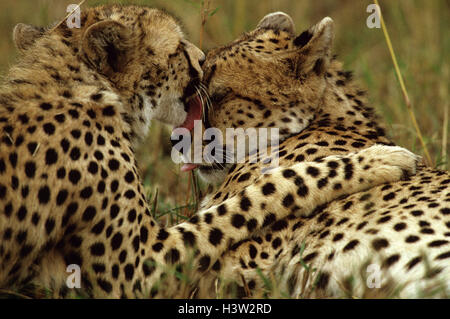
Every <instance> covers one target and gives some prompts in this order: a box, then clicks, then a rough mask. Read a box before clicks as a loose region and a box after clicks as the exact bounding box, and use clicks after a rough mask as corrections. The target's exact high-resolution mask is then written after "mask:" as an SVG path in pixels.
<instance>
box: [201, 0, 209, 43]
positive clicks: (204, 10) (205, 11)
mask: <svg viewBox="0 0 450 319" xmlns="http://www.w3.org/2000/svg"><path fill="white" fill-rule="evenodd" d="M210 3H211V1H210V0H203V1H202V5H201V9H200V10H201V12H200V14H201V20H202V21H201V26H200V35H199V41H198V47H199V48H200V49H201V48H202V47H203V33H204V31H205V25H206V21H207V20H208V12H209V5H210Z"/></svg>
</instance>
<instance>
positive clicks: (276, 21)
mask: <svg viewBox="0 0 450 319" xmlns="http://www.w3.org/2000/svg"><path fill="white" fill-rule="evenodd" d="M256 28H257V29H272V30H278V31H286V32H288V33H290V34H292V35H294V34H295V25H294V21H293V20H292V18H291V17H290V16H289V15H288V14H286V13H284V12H281V11H278V12H272V13H269V14H268V15H266V16H265V17H264V18H262V20H261V21H259V23H258V26H257V27H256Z"/></svg>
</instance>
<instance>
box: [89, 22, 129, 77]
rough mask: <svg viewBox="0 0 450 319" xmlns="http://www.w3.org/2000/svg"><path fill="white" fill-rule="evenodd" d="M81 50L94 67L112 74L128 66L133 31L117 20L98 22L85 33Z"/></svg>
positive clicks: (108, 74) (101, 71)
mask: <svg viewBox="0 0 450 319" xmlns="http://www.w3.org/2000/svg"><path fill="white" fill-rule="evenodd" d="M81 50H82V52H83V53H84V54H83V57H84V58H85V59H87V61H86V62H87V63H89V64H90V65H91V66H92V67H93V68H94V69H96V70H97V71H98V72H99V73H101V74H103V75H106V76H112V75H113V74H114V73H117V72H121V71H123V70H124V68H125V66H126V63H127V56H128V55H129V54H130V50H131V32H130V30H129V29H128V28H127V27H125V26H124V25H123V24H121V23H119V22H117V21H112V20H107V21H101V22H97V23H95V24H93V25H91V26H90V27H89V28H87V30H86V31H85V33H84V34H83V38H82V41H81Z"/></svg>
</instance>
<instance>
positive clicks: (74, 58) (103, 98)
mask: <svg viewBox="0 0 450 319" xmlns="http://www.w3.org/2000/svg"><path fill="white" fill-rule="evenodd" d="M67 43H74V44H71V45H68V44H67ZM76 43H77V41H76V35H74V39H72V41H68V40H67V39H64V38H62V36H61V35H59V34H57V33H56V34H51V35H48V36H44V37H43V38H42V39H40V40H39V43H37V44H36V45H35V46H34V47H33V48H30V50H29V52H26V53H25V55H24V56H23V57H22V58H21V60H20V61H19V63H18V64H17V65H16V66H14V67H13V68H12V69H11V70H10V72H9V75H8V76H7V78H6V79H5V83H4V84H3V86H2V87H1V88H0V102H1V106H0V108H1V107H5V106H7V105H9V107H10V109H14V108H24V109H26V108H35V107H37V106H38V105H40V104H41V103H42V102H52V103H59V104H60V105H61V104H66V107H67V105H69V106H70V105H74V106H76V107H78V108H80V109H79V111H80V112H82V111H83V110H84V111H85V112H87V111H88V110H89V109H93V110H94V111H95V113H98V114H97V115H98V116H96V120H97V121H101V122H102V124H103V125H112V126H114V127H115V128H116V129H117V130H119V131H121V132H122V133H124V136H125V137H127V138H128V139H129V140H130V144H131V145H132V147H133V148H135V147H136V145H137V144H138V143H139V142H140V139H141V138H142V137H143V136H145V135H146V134H147V131H148V126H149V122H150V120H151V119H150V118H149V116H145V114H147V113H149V112H148V111H147V110H146V109H145V105H144V103H143V100H142V97H140V96H139V95H138V94H134V93H133V92H130V93H125V94H124V93H123V92H122V93H120V94H119V93H118V92H117V90H116V89H114V87H113V86H112V85H111V84H110V83H109V81H108V80H107V79H105V78H104V77H103V76H102V75H100V74H98V73H97V72H96V71H95V70H93V69H92V68H90V67H89V66H87V65H86V64H85V63H84V62H83V61H82V60H81V58H80V56H79V54H78V48H77V45H76ZM36 87H38V88H39V90H36ZM24 100H26V101H27V103H23V101H24ZM106 106H113V107H114V109H115V113H116V114H117V115H120V117H119V116H114V117H111V118H107V117H104V116H102V110H103V109H104V107H106ZM25 111H26V110H25ZM147 115H148V114H147ZM100 118H101V120H100ZM144 119H145V121H144Z"/></svg>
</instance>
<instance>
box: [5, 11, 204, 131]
mask: <svg viewBox="0 0 450 319" xmlns="http://www.w3.org/2000/svg"><path fill="white" fill-rule="evenodd" d="M80 20H81V25H80V28H69V27H68V26H67V24H66V23H60V24H59V25H57V26H56V27H49V28H38V27H34V26H30V25H25V24H18V25H17V26H16V27H15V29H14V32H13V38H14V42H15V44H16V46H17V48H18V49H19V51H20V52H21V53H22V55H26V54H33V50H35V49H36V47H38V46H39V45H41V46H42V45H45V44H46V43H48V39H49V38H50V37H51V39H52V40H53V41H54V42H53V43H54V45H55V47H56V46H57V45H60V44H61V45H64V46H66V47H68V48H69V49H71V50H72V51H71V52H72V54H73V55H74V56H75V57H76V58H77V59H78V61H80V62H81V64H82V65H83V67H85V68H87V69H89V70H90V71H93V72H94V73H96V74H97V75H98V76H99V77H100V78H101V79H103V80H104V81H106V82H107V83H108V84H109V85H110V87H111V88H112V89H113V90H114V91H115V93H117V94H118V95H119V97H120V99H121V100H122V101H124V102H125V104H126V105H128V108H129V109H127V110H125V113H127V114H128V117H127V118H128V120H129V121H130V122H132V121H135V122H140V123H130V124H131V125H132V126H133V125H135V126H136V125H138V126H142V130H143V132H142V131H139V130H137V132H136V134H137V135H139V134H143V135H145V134H146V131H147V128H148V124H149V121H150V120H151V119H157V120H160V121H162V122H165V123H168V124H172V125H176V126H179V125H188V124H189V123H186V122H189V121H190V120H191V118H192V117H198V116H199V115H198V113H199V112H200V111H201V110H200V111H199V108H200V106H199V105H198V103H197V104H196V103H195V102H196V101H194V102H191V103H189V100H190V98H192V97H193V96H195V94H194V93H196V86H197V85H198V84H199V82H200V80H201V78H202V76H203V71H202V69H201V66H200V63H201V62H202V61H203V60H204V54H203V52H202V51H200V50H199V49H198V48H197V47H195V46H194V45H193V44H191V43H190V42H188V41H187V40H186V39H185V38H184V35H183V33H182V31H181V29H180V26H179V25H178V23H177V22H176V21H175V19H174V18H172V17H171V16H169V15H168V14H166V13H164V12H162V11H160V10H157V9H150V8H146V7H140V6H119V5H109V6H100V7H94V8H88V9H83V10H82V12H81V19H80ZM64 22H65V21H64ZM45 38H47V42H45V41H44V39H45ZM44 42H45V43H44ZM192 100H195V99H192ZM136 101H138V102H136ZM127 102H128V103H127ZM191 105H193V107H195V108H196V109H194V110H191ZM190 113H193V115H191V114H190ZM136 114H138V116H137V115H136Z"/></svg>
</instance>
